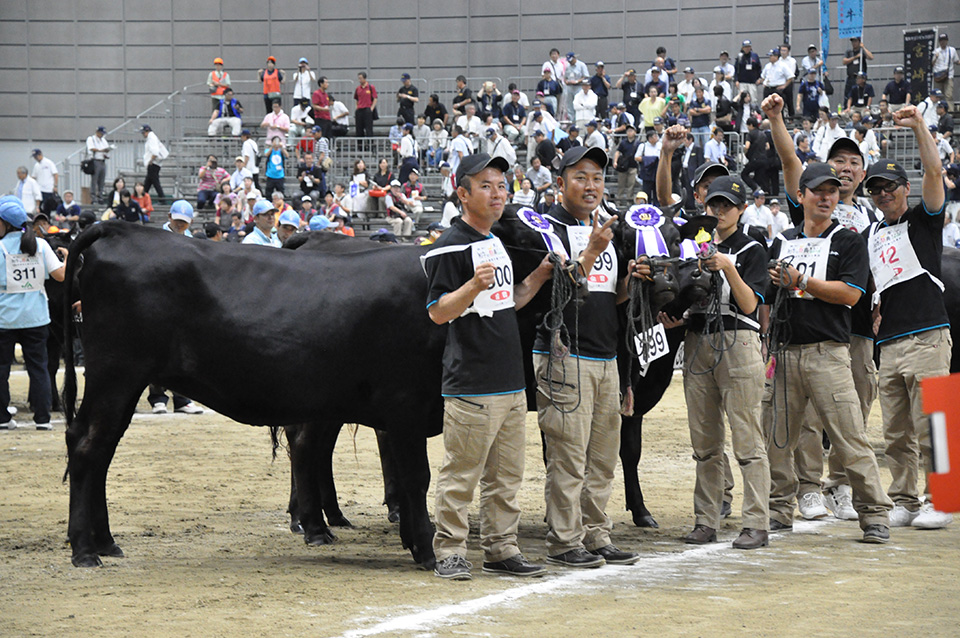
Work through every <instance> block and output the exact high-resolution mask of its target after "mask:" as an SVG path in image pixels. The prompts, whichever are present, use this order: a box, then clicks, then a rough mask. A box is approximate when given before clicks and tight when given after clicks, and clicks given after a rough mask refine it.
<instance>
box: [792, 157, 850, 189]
mask: <svg viewBox="0 0 960 638" xmlns="http://www.w3.org/2000/svg"><path fill="white" fill-rule="evenodd" d="M826 182H833V183H835V184H836V185H837V186H840V184H841V183H840V178H839V177H838V176H837V169H835V168H834V167H832V166H830V165H829V164H824V163H821V162H813V163H811V164H808V165H807V167H806V168H805V169H804V170H803V174H802V175H800V190H801V191H804V190H806V189H808V188H810V189H814V188H816V187H817V186H820V185H821V184H824V183H826Z"/></svg>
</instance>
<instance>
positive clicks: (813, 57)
mask: <svg viewBox="0 0 960 638" xmlns="http://www.w3.org/2000/svg"><path fill="white" fill-rule="evenodd" d="M800 67H801V69H802V70H803V77H806V76H807V74H808V73H810V71H811V70H812V71H814V72H815V73H816V74H817V76H818V77H819V75H820V69H821V68H822V67H823V59H822V58H821V57H820V55H819V54H818V52H817V47H816V45H813V44H811V45H810V46H808V47H807V55H806V57H804V58H803V59H802V60H800Z"/></svg>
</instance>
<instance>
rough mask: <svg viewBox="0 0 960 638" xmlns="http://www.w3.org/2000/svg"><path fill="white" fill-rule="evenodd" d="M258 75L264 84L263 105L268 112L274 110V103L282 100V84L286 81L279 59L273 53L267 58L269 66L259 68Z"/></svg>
mask: <svg viewBox="0 0 960 638" xmlns="http://www.w3.org/2000/svg"><path fill="white" fill-rule="evenodd" d="M257 77H258V78H259V79H260V82H261V83H262V84H263V106H264V108H265V109H266V114H267V115H269V114H270V111H272V110H273V103H274V102H278V103H279V102H280V97H281V93H280V86H281V85H282V84H283V83H284V81H285V78H284V73H283V71H281V70H280V69H278V68H277V59H276V58H275V57H273V56H272V55H271V56H269V57H268V58H267V68H266V69H257Z"/></svg>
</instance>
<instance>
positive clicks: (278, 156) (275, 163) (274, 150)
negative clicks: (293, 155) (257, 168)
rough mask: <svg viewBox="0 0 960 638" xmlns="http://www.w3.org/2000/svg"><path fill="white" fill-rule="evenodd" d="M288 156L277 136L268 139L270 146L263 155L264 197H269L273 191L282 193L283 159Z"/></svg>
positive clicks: (284, 175) (284, 171)
mask: <svg viewBox="0 0 960 638" xmlns="http://www.w3.org/2000/svg"><path fill="white" fill-rule="evenodd" d="M289 157H290V153H288V152H287V149H286V147H285V146H283V143H282V141H281V139H280V138H279V137H274V138H273V139H272V140H271V141H270V148H269V149H268V150H267V152H266V153H265V154H264V156H263V160H264V163H265V164H266V168H265V169H264V173H266V176H267V185H266V187H265V188H264V189H263V195H264V197H271V196H272V195H273V193H274V192H276V191H279V192H280V193H283V192H284V190H283V188H284V187H283V180H284V178H285V177H286V175H287V174H286V170H285V169H284V160H285V159H287V158H289Z"/></svg>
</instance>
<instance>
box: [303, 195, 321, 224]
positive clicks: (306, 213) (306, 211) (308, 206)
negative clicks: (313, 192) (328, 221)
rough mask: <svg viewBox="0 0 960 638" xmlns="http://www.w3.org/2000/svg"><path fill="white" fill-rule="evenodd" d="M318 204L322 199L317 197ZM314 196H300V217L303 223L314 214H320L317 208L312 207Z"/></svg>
mask: <svg viewBox="0 0 960 638" xmlns="http://www.w3.org/2000/svg"><path fill="white" fill-rule="evenodd" d="M316 201H317V203H318V204H319V203H320V202H321V201H322V200H320V199H317V200H316ZM313 202H314V198H313V197H311V196H310V195H303V196H302V197H300V219H302V220H303V222H304V224H306V223H307V222H309V221H310V218H311V217H313V216H314V215H320V214H322V213H321V212H320V211H319V210H317V209H315V208H314V207H313Z"/></svg>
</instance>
